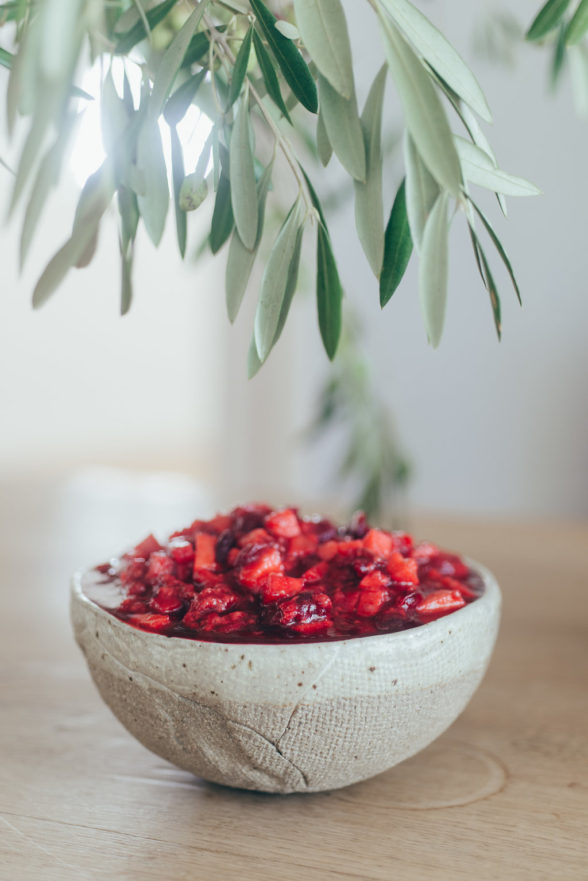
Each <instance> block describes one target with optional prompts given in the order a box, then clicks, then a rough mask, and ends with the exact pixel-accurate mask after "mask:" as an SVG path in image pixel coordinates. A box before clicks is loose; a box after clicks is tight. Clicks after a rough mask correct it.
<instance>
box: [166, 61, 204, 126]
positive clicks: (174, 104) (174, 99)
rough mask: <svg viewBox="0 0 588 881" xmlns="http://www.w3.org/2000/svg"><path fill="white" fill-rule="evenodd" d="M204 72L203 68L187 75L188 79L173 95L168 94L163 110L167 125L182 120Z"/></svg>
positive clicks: (201, 81)
mask: <svg viewBox="0 0 588 881" xmlns="http://www.w3.org/2000/svg"><path fill="white" fill-rule="evenodd" d="M206 74H207V71H206V69H205V68H203V69H202V70H199V71H198V73H195V74H194V75H193V76H190V77H188V79H187V80H186V81H185V82H183V83H182V85H181V86H179V88H177V89H176V90H175V92H174V93H173V95H170V97H169V98H168V99H167V101H166V102H165V107H164V110H163V116H164V119H165V121H166V122H167V124H168V125H170V126H175V125H177V124H178V123H179V122H181V121H182V119H183V118H184V116H185V115H186V113H187V112H188V108H189V107H190V105H191V104H192V102H193V101H194V98H195V97H196V95H197V94H198V90H199V88H200V86H201V85H202V83H203V81H204V78H205V77H206Z"/></svg>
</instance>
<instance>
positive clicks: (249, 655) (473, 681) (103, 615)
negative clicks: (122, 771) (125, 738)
mask: <svg viewBox="0 0 588 881" xmlns="http://www.w3.org/2000/svg"><path fill="white" fill-rule="evenodd" d="M468 563H469V565H470V566H471V567H472V568H474V569H475V570H476V571H477V572H478V573H479V574H480V575H481V576H482V578H483V580H484V584H485V591H484V594H483V595H482V596H481V597H480V598H479V599H477V600H475V601H474V602H473V603H471V604H469V605H467V606H465V607H464V608H462V609H459V610H458V611H456V612H453V613H451V614H449V615H447V616H445V617H444V618H439V619H437V620H436V621H432V622H431V623H429V624H424V625H422V626H420V627H415V628H414V629H412V630H405V631H401V632H397V633H388V634H381V635H377V636H367V637H358V638H355V639H347V640H341V641H333V642H313V643H307V644H292V645H247V644H224V643H213V642H202V641H198V640H188V639H181V638H177V637H167V636H161V635H159V634H155V633H148V632H145V631H141V630H136V629H135V628H133V627H130V626H129V625H128V624H125V623H123V622H122V621H120V620H118V619H117V618H115V617H114V616H112V615H110V614H109V613H108V612H105V611H104V610H103V609H101V608H100V607H99V606H97V605H96V604H95V603H94V602H92V601H91V600H90V599H88V598H87V597H86V596H85V594H84V592H83V590H82V588H83V585H84V580H85V579H86V578H89V577H90V576H89V575H83V574H80V573H78V574H76V575H75V576H74V578H73V582H72V592H71V599H72V604H71V614H72V622H73V628H74V632H75V636H76V639H77V641H78V644H79V645H80V647H81V649H82V651H83V652H84V654H85V656H86V660H87V662H88V666H89V668H90V672H91V674H92V677H93V679H94V682H95V683H96V685H97V687H98V690H99V692H100V694H101V695H102V697H103V699H104V700H105V702H106V703H107V704H108V706H109V707H110V709H111V710H112V711H113V713H114V714H115V715H116V716H117V717H118V719H119V720H120V721H121V722H122V723H123V725H124V726H125V727H126V728H127V729H128V730H129V731H130V732H131V734H134V736H135V737H136V738H137V739H138V740H139V741H140V742H141V743H142V744H144V745H145V746H146V747H147V748H148V749H150V750H152V751H153V752H154V753H157V755H159V756H162V757H163V758H165V759H168V760H169V761H170V762H173V763H174V764H175V765H178V766H179V767H180V768H184V769H186V770H187V771H191V772H192V773H193V774H196V775H197V776H199V777H204V778H205V779H206V780H211V781H214V782H216V783H222V784H225V785H228V786H234V787H239V788H245V789H255V790H262V791H265V792H280V793H286V792H316V791H320V790H325V789H335V788H338V787H341V786H347V785H348V784H351V783H355V782H357V781H359V780H365V779H366V778H368V777H371V776H373V775H375V774H379V773H380V772H382V771H385V770H387V769H388V768H391V767H392V766H393V765H396V764H397V763H398V762H402V761H403V760H404V759H407V758H409V757H410V756H412V755H414V754H415V753H417V752H419V750H422V749H423V748H424V747H426V746H427V745H428V744H429V743H431V741H433V740H434V739H435V738H436V737H438V736H439V735H440V734H441V733H442V732H443V731H445V729H446V728H447V727H448V726H449V725H451V723H452V722H453V721H454V720H455V719H456V717H457V716H458V715H459V714H460V713H461V712H462V710H463V709H464V707H465V706H466V704H467V703H468V701H469V700H470V698H471V697H472V695H473V693H474V692H475V690H476V688H477V687H478V685H479V684H480V681H481V679H482V677H483V675H484V672H485V670H486V667H487V666H488V662H489V660H490V655H491V653H492V649H493V646H494V642H495V639H496V633H497V629H498V623H499V617H500V590H499V588H498V585H497V583H496V580H495V579H494V577H493V576H492V574H491V573H490V572H488V570H487V569H485V568H484V567H483V566H480V565H479V564H477V563H473V562H472V561H468Z"/></svg>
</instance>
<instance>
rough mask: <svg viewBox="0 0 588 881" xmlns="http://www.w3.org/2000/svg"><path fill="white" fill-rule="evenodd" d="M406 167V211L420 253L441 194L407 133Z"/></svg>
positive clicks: (405, 145) (405, 147) (405, 143)
mask: <svg viewBox="0 0 588 881" xmlns="http://www.w3.org/2000/svg"><path fill="white" fill-rule="evenodd" d="M404 164H405V167H406V210H407V215H408V222H409V225H410V232H411V235H412V241H413V242H414V246H415V248H416V250H417V251H420V249H421V244H422V241H423V235H424V231H425V225H426V223H427V219H428V217H429V214H430V213H431V210H432V208H433V205H434V204H435V202H436V201H437V198H438V196H439V193H440V189H439V184H438V183H437V181H436V180H435V178H434V177H433V175H432V174H431V173H430V172H429V170H428V168H427V166H426V165H425V163H424V162H423V160H422V159H421V157H420V155H419V152H418V150H417V148H416V145H415V143H414V141H413V140H412V138H411V137H410V135H409V134H408V133H407V134H406V136H405V140H404Z"/></svg>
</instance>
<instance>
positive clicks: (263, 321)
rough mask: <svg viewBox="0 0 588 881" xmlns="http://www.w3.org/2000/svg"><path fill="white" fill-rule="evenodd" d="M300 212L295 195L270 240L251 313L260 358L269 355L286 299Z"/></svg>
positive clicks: (299, 222) (299, 224)
mask: <svg viewBox="0 0 588 881" xmlns="http://www.w3.org/2000/svg"><path fill="white" fill-rule="evenodd" d="M302 223H303V216H302V208H301V204H300V200H299V199H298V200H297V201H296V202H295V203H294V205H293V206H292V208H291V209H290V212H289V213H288V216H287V217H286V219H285V221H284V223H283V224H282V228H281V229H280V232H279V233H278V236H277V238H276V240H275V242H274V245H273V248H272V250H271V253H270V255H269V258H268V261H267V264H266V267H265V271H264V273H263V278H262V281H261V291H260V294H259V301H258V304H257V311H256V313H255V345H256V346H257V352H258V354H259V357H260V359H261V361H265V360H266V358H267V356H268V355H269V353H270V351H271V349H272V347H273V345H274V342H275V340H276V333H277V331H278V327H279V325H280V313H281V311H282V306H283V305H284V302H285V299H286V293H287V288H288V274H289V270H290V266H291V264H292V261H293V259H294V257H295V256H296V250H297V244H298V241H299V232H300V229H301V227H302Z"/></svg>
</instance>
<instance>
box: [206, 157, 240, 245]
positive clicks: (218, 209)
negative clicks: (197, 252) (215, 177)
mask: <svg viewBox="0 0 588 881" xmlns="http://www.w3.org/2000/svg"><path fill="white" fill-rule="evenodd" d="M234 225H235V222H234V219H233V208H232V206H231V184H230V182H229V178H228V177H227V175H226V174H225V172H224V171H221V174H220V177H219V181H218V186H217V189H216V199H215V201H214V210H213V212H212V222H211V224H210V236H209V243H210V250H211V251H212V253H213V254H217V253H218V252H219V251H220V249H221V248H222V246H223V245H224V243H225V242H226V241H227V239H228V238H229V236H230V235H231V233H232V231H233V227H234Z"/></svg>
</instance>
